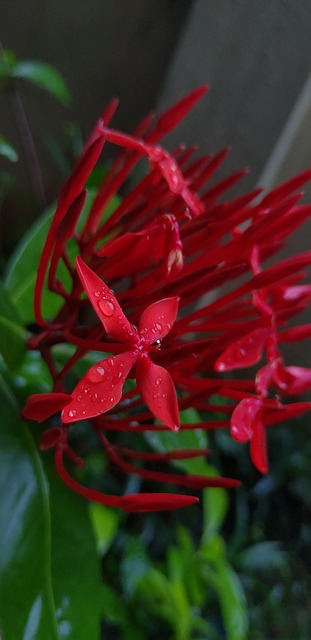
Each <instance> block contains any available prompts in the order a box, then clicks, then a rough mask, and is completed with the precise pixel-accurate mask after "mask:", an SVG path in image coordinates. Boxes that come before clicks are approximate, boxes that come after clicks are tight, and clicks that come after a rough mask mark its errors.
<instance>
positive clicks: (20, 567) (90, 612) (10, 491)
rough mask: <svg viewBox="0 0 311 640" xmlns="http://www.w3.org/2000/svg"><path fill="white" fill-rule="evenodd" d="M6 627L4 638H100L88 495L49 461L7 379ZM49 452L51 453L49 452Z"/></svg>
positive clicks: (2, 516) (3, 479) (0, 594)
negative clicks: (69, 484)
mask: <svg viewBox="0 0 311 640" xmlns="http://www.w3.org/2000/svg"><path fill="white" fill-rule="evenodd" d="M0 406H1V431H0V523H1V525H0V620H1V622H0V627H1V632H2V634H3V640H17V639H21V640H85V638H87V639H88V640H98V637H99V627H100V617H101V611H102V602H101V599H102V592H101V582H100V567H99V562H98V557H97V553H96V545H95V540H94V536H93V532H92V526H91V523H90V520H89V516H88V505H87V503H86V501H84V500H82V499H81V498H80V497H79V496H77V495H75V494H73V493H72V492H71V491H70V490H69V489H68V488H67V487H66V486H64V485H63V483H62V482H61V481H60V480H59V478H58V477H57V475H56V473H55V471H54V466H53V464H52V463H51V461H48V462H46V463H45V464H44V467H45V471H46V473H47V476H48V482H47V479H46V475H45V473H44V468H43V466H42V462H41V459H40V456H39V454H38V452H37V448H36V447H35V445H34V442H33V438H32V436H31V434H30V432H29V430H28V428H27V426H26V425H25V423H23V422H22V421H21V419H20V417H19V411H18V410H17V408H16V406H14V404H13V402H12V399H11V397H10V395H9V393H8V391H7V388H6V387H5V386H4V385H2V386H1V387H0ZM46 457H47V455H46V456H45V458H46Z"/></svg>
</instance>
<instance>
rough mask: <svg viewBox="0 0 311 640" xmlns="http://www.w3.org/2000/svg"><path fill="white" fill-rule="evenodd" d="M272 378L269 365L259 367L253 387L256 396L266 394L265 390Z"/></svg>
mask: <svg viewBox="0 0 311 640" xmlns="http://www.w3.org/2000/svg"><path fill="white" fill-rule="evenodd" d="M271 378H272V370H271V367H270V364H265V366H264V367H261V369H259V370H258V371H257V373H256V378H255V386H256V391H257V393H258V394H260V395H261V394H263V395H266V394H267V389H268V387H269V385H270V382H271Z"/></svg>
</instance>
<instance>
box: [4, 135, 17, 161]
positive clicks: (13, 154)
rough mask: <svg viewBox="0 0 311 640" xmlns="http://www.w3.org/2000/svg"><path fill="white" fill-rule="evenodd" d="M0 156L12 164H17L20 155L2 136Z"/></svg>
mask: <svg viewBox="0 0 311 640" xmlns="http://www.w3.org/2000/svg"><path fill="white" fill-rule="evenodd" d="M0 155H1V156H4V158H6V159H7V160H10V161H11V162H17V160H18V153H17V151H16V149H15V148H14V147H13V145H11V144H10V142H8V140H7V139H6V138H4V136H2V135H0Z"/></svg>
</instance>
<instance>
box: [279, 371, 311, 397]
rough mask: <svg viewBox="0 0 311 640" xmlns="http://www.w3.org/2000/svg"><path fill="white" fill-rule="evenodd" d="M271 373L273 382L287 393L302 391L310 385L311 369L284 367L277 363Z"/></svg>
mask: <svg viewBox="0 0 311 640" xmlns="http://www.w3.org/2000/svg"><path fill="white" fill-rule="evenodd" d="M273 374H274V375H273V378H274V381H275V383H276V384H277V385H278V387H279V389H280V390H281V391H283V392H284V393H286V394H287V395H296V394H299V393H304V391H308V389H310V387H311V370H310V369H306V368H305V367H295V366H292V367H284V366H283V365H282V363H279V366H278V367H277V368H276V369H275V370H274V371H273Z"/></svg>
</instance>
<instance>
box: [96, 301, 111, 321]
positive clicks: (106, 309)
mask: <svg viewBox="0 0 311 640" xmlns="http://www.w3.org/2000/svg"><path fill="white" fill-rule="evenodd" d="M98 306H99V308H100V310H101V311H102V313H103V314H104V316H107V318H110V317H111V316H112V315H113V314H114V304H113V302H111V301H110V300H99V301H98Z"/></svg>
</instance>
